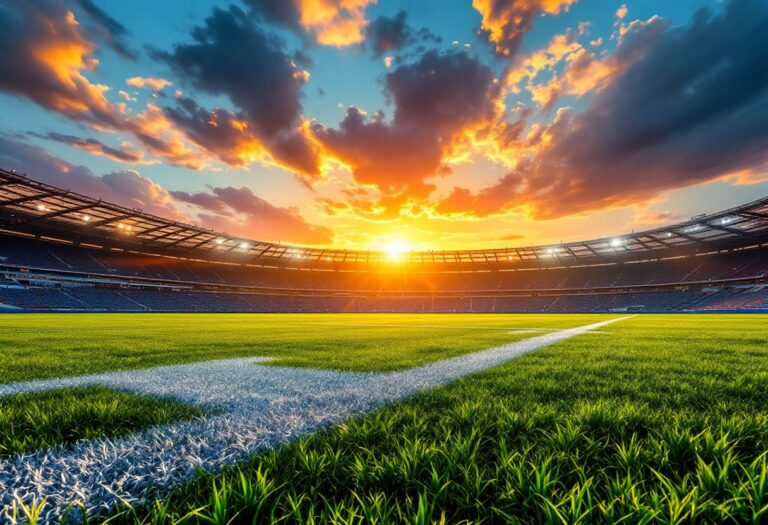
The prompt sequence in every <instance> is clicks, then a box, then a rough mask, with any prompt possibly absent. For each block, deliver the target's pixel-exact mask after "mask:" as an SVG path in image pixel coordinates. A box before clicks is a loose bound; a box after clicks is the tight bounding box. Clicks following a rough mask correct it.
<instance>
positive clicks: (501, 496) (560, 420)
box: [0, 315, 768, 524]
mask: <svg viewBox="0 0 768 525" xmlns="http://www.w3.org/2000/svg"><path fill="white" fill-rule="evenodd" d="M35 317H37V316H35ZM98 317H100V316H92V318H93V319H94V320H95V319H97V318H98ZM109 317H112V318H113V319H114V321H107V320H106V319H108V318H109ZM121 317H124V316H104V319H105V320H104V321H99V326H101V327H102V328H99V329H98V330H97V331H96V332H94V333H93V334H88V335H87V337H85V339H86V340H88V341H90V343H89V345H86V346H85V348H86V350H85V351H86V352H87V354H86V355H90V356H97V355H100V354H99V353H98V351H97V347H96V342H95V341H97V340H99V336H98V335H97V334H98V332H101V334H102V337H101V339H102V340H107V341H111V340H112V339H113V338H112V337H104V334H105V333H107V334H109V333H110V329H111V328H113V327H114V328H115V330H114V331H112V332H111V334H112V335H113V336H114V339H115V341H114V342H113V343H107V344H106V345H105V352H104V355H105V356H108V358H105V359H104V361H105V362H104V363H95V364H90V363H85V364H84V363H80V364H77V363H76V359H75V358H76V356H77V340H76V338H75V337H74V336H73V334H74V333H75V332H70V331H69V330H68V329H67V328H66V326H65V324H64V323H63V320H71V319H75V320H76V323H84V322H86V321H87V322H94V321H91V320H89V317H83V318H82V321H81V320H79V317H78V316H60V317H56V316H54V317H53V318H52V319H55V320H56V322H59V321H58V320H59V319H61V320H62V321H61V322H62V324H61V325H59V326H58V329H59V332H56V331H55V329H56V326H52V325H50V324H49V325H48V329H47V331H41V333H40V334H37V335H34V337H27V335H28V334H29V335H32V332H33V327H34V326H35V321H34V317H32V316H30V317H29V318H28V319H29V320H28V321H27V320H25V317H24V316H19V317H18V319H19V320H18V321H17V320H16V319H17V318H13V322H14V323H28V324H27V325H26V326H27V329H28V332H25V333H24V339H22V340H23V341H26V344H27V346H26V354H29V355H25V353H24V352H21V353H19V354H16V356H17V357H16V359H19V367H17V368H15V369H14V370H15V373H16V374H17V376H19V375H20V376H26V377H31V376H34V377H41V376H50V375H60V374H56V372H55V370H52V369H51V368H50V367H45V366H41V362H43V361H44V360H45V358H38V357H37V356H36V355H35V354H46V352H51V354H53V352H52V351H51V350H47V349H48V348H50V344H51V343H53V344H60V343H61V342H66V343H67V344H68V345H69V346H67V347H66V348H67V349H66V352H65V356H63V357H62V356H60V357H59V359H63V361H59V363H60V364H61V363H66V365H67V369H66V370H67V373H74V372H72V371H73V370H74V371H76V370H84V371H94V369H93V368H88V367H89V366H101V367H102V368H97V369H99V370H106V369H115V368H125V367H128V366H151V365H152V364H157V363H159V362H160V363H165V362H179V360H200V359H207V358H212V357H228V356H234V355H237V356H243V355H276V356H279V357H280V358H281V361H280V364H288V363H290V364H291V365H301V366H321V367H332V368H342V369H344V368H346V369H356V370H376V369H382V368H383V369H391V368H397V367H404V366H411V365H413V364H419V363H423V362H426V361H430V360H435V359H440V358H443V357H448V356H452V355H456V353H463V352H467V351H474V350H479V349H482V348H484V347H488V346H494V345H496V344H500V343H502V342H506V341H510V340H515V339H516V338H518V339H519V338H523V337H527V336H530V335H535V333H520V332H521V331H523V329H527V328H555V327H558V328H564V327H567V326H577V325H584V324H589V323H591V322H596V321H597V320H600V318H598V317H596V316H556V315H554V316H524V315H523V316H521V315H510V316H503V315H500V316H484V315H479V316H471V315H462V316H386V315H382V316H349V317H347V316H326V315H319V316H264V317H262V318H261V319H259V317H260V316H220V317H218V318H217V317H215V316H214V317H213V318H212V319H213V320H212V321H211V322H209V323H206V321H208V319H206V317H205V316H197V315H192V316H169V317H165V318H166V319H178V320H179V322H183V323H184V325H185V327H184V329H183V330H182V329H181V328H174V329H173V330H171V331H170V332H167V331H166V332H160V331H158V329H157V327H149V328H147V330H149V331H153V332H152V333H154V335H155V336H159V337H160V339H161V341H160V342H159V343H158V345H159V352H160V357H159V358H156V357H155V356H152V355H151V354H152V352H151V349H150V348H149V347H148V346H150V345H151V343H150V341H151V338H149V337H147V338H144V337H146V336H147V335H148V334H140V333H139V332H140V331H141V325H137V324H134V325H133V326H134V328H135V330H134V331H133V332H131V331H127V332H126V331H123V332H121V331H120V330H119V328H120V326H122V327H123V328H126V325H125V324H122V323H126V322H127V323H129V324H130V323H139V322H140V320H141V319H142V318H143V317H145V316H133V318H134V320H128V321H124V320H122V319H121ZM128 317H130V316H128ZM162 317H164V316H161V318H162ZM39 318H40V317H38V319H39ZM147 318H148V319H149V318H150V316H147ZM290 319H295V320H298V321H300V322H299V323H295V324H293V325H292V326H289V325H288V324H281V323H288V321H287V320H290ZM443 319H444V320H443ZM217 320H218V321H219V322H218V323H217V322H216V321H217ZM236 320H237V321H236ZM7 321H8V318H5V319H1V320H0V323H3V322H7ZM225 321H226V322H225ZM38 322H39V321H38ZM234 322H237V323H241V322H242V323H243V324H242V325H241V326H245V330H246V332H247V333H246V334H243V335H240V336H239V339H238V337H236V336H234V335H231V331H232V330H233V329H234V326H233V325H232V324H231V323H234ZM441 323H445V325H442V324H441ZM226 324H229V327H228V328H229V329H227V327H226V326H220V325H226ZM206 325H207V326H209V327H210V328H211V332H210V334H206V335H205V337H203V336H198V337H196V339H195V340H194V341H193V340H189V341H181V340H180V337H181V336H182V335H184V336H186V337H188V338H189V339H192V336H193V335H194V334H196V333H197V332H198V331H199V330H202V329H203V328H202V327H204V326H206ZM337 325H340V326H337ZM370 325H373V326H370ZM393 325H396V326H393ZM399 325H410V326H408V327H404V326H399ZM0 326H7V325H0ZM467 326H471V327H472V328H473V329H472V330H470V329H467V328H459V327H467ZM481 326H482V327H483V328H482V329H481V328H480V327H481ZM104 327H106V328H104ZM257 327H258V330H257V331H256V332H251V329H252V328H253V329H254V330H256V328H257ZM766 327H768V317H766V316H758V315H755V316H738V315H643V316H637V317H633V318H631V319H628V320H624V321H621V322H619V323H615V324H612V325H609V326H607V327H605V328H603V329H601V330H600V331H599V332H598V333H592V334H586V335H580V336H578V337H575V338H573V339H570V340H568V341H566V342H563V343H559V344H556V345H554V346H551V347H547V348H544V349H541V350H538V351H536V352H534V353H532V354H529V355H527V356H525V357H522V358H519V359H516V360H514V361H511V362H509V363H508V364H506V365H503V366H500V367H497V368H494V369H491V370H488V371H485V372H482V373H478V374H474V375H472V376H469V377H467V378H465V379H463V380H459V381H456V382H454V383H452V384H449V385H447V386H445V387H441V388H438V389H435V390H433V391H430V392H426V393H422V394H419V395H417V396H415V397H414V398H412V399H410V400H408V401H406V402H403V403H398V404H394V405H391V406H388V407H385V408H382V409H380V410H378V411H377V412H375V413H373V414H370V415H368V416H365V417H360V418H356V419H354V420H352V421H349V422H348V423H347V424H345V425H342V426H340V427H336V428H333V429H329V430H327V431H324V432H321V433H320V434H318V435H315V436H311V437H307V438H303V439H299V440H297V441H295V442H293V443H291V444H289V445H287V446H284V447H281V448H279V449H277V450H275V451H272V452H269V453H265V454H261V455H258V456H255V457H254V458H253V459H252V460H251V461H250V462H249V463H248V464H246V465H242V466H241V467H240V468H239V469H237V470H234V469H233V470H231V471H228V472H225V473H223V474H217V475H208V476H204V477H202V478H200V479H199V480H198V481H196V482H193V483H191V484H189V485H186V486H184V487H181V488H180V489H179V490H178V491H177V492H176V493H175V494H174V495H173V496H172V497H171V498H170V499H166V500H164V501H162V502H158V503H157V504H155V505H153V506H151V507H150V508H141V507H138V508H134V509H129V510H127V511H126V512H125V513H124V514H122V515H120V516H117V518H116V519H117V521H118V522H120V521H122V522H128V523H134V524H138V523H150V522H152V523H177V522H184V523H228V522H231V523H261V522H270V521H278V522H281V523H308V522H315V523H390V522H393V523H432V522H441V521H442V522H444V523H461V522H472V523H475V522H482V523H501V522H512V523H515V522H519V523H724V522H733V523H762V522H765V521H766V520H767V519H768V461H767V460H766V454H768V452H766V451H767V450H768V328H766ZM16 330H17V333H18V331H19V327H18V325H17V328H16ZM270 330H273V331H272V332H270ZM22 331H23V330H22ZM292 332H293V333H292ZM510 332H512V333H510ZM2 333H6V331H5V330H3V331H2ZM83 333H85V330H83ZM270 333H271V335H269V334H270ZM62 334H63V335H62ZM226 334H230V336H226ZM265 334H267V335H265ZM257 335H258V337H261V338H262V339H264V340H265V341H267V342H266V343H265V344H264V345H263V346H261V347H259V343H258V339H257ZM126 337H127V338H128V339H125V338H126ZM228 337H231V339H228ZM366 337H369V338H371V337H375V338H377V339H376V340H372V341H368V342H366ZM118 338H122V340H123V341H126V340H127V341H130V342H131V343H133V344H136V345H137V351H138V353H139V355H140V356H139V357H136V356H133V355H132V354H133V352H132V348H131V347H130V346H128V347H124V348H123V352H122V354H121V353H120V343H119V342H118V341H119V339H118ZM219 338H222V339H223V340H224V341H223V342H224V343H225V344H223V345H221V346H222V347H223V348H216V349H211V348H207V349H206V348H205V345H206V344H207V345H210V344H211V342H218V339H219ZM204 340H205V341H207V343H204V342H203V341H204ZM174 341H175V343H176V344H177V345H180V348H181V352H182V355H181V356H173V352H172V346H173V345H172V343H173V342H174ZM238 341H239V342H238ZM279 341H282V343H280V342H279ZM329 341H331V342H329ZM41 342H42V343H41ZM144 342H145V343H144ZM289 342H290V344H289ZM138 343H141V344H138ZM122 344H123V345H125V344H126V343H125V342H123V343H122ZM144 344H146V345H147V346H143V345H144ZM238 344H239V345H243V344H245V345H246V346H247V348H245V349H243V348H237V346H238ZM281 344H282V345H284V346H283V347H282V348H281V347H280V345H281ZM401 344H402V345H403V346H405V347H406V348H407V350H403V349H402V348H401V347H400V345H401ZM90 345H93V346H90ZM221 352H224V354H222V353H221ZM237 352H245V353H237ZM347 353H349V356H347V355H346V354H347ZM158 359H159V361H158ZM174 359H175V360H176V361H174ZM7 362H8V360H4V362H3V363H2V364H0V367H6V366H8V365H7ZM43 364H44V363H43ZM5 370H6V371H7V370H10V369H8V368H6V369H5ZM0 377H5V375H4V372H0Z"/></svg>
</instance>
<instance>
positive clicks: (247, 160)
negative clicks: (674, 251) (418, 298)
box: [0, 0, 768, 249]
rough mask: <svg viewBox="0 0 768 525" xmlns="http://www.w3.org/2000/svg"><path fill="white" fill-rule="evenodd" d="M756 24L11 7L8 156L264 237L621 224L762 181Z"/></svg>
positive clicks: (759, 14) (708, 206)
mask: <svg viewBox="0 0 768 525" xmlns="http://www.w3.org/2000/svg"><path fill="white" fill-rule="evenodd" d="M767 21H768V7H767V6H766V4H765V3H764V2H761V1H759V0H727V1H722V2H721V1H693V0H691V1H686V0H681V1H677V2H665V1H637V2H626V3H625V2H607V1H596V0H532V1H530V2H527V3H525V5H523V3H512V2H504V1H501V0H475V1H474V2H473V1H472V0H466V1H465V0H419V1H405V0H379V1H375V0H349V1H347V2H341V1H340V0H282V1H279V2H278V1H276V0H243V1H242V2H241V3H238V2H234V3H232V4H229V5H227V4H222V3H220V2H213V1H202V0H199V1H195V2H150V1H146V0H136V1H134V2H116V1H101V2H97V1H95V0H71V1H64V0H33V1H31V2H27V1H23V0H10V1H5V2H0V32H2V34H3V35H4V37H0V47H1V48H2V51H3V56H4V57H5V59H2V60H0V76H2V78H3V80H0V165H2V166H4V167H9V168H13V169H18V170H21V171H25V172H27V173H28V174H29V175H30V176H32V177H35V178H38V179H42V180H45V181H47V182H51V183H54V184H58V185H61V186H65V187H67V188H71V189H73V190H76V191H81V192H84V193H91V194H94V193H95V194H97V195H96V196H100V197H103V198H106V199H110V200H116V201H118V202H120V203H121V204H125V205H130V206H132V207H139V208H142V209H145V210H147V211H150V212H153V213H158V214H162V215H165V216H171V217H173V218H176V219H179V220H185V221H189V222H194V223H197V224H203V225H206V226H209V227H212V228H214V229H217V230H221V231H226V232H227V233H231V234H234V235H245V236H249V237H252V238H256V239H261V240H272V241H283V242H291V243H298V244H314V245H333V246H338V247H350V248H361V249H375V248H377V247H380V246H381V245H383V244H386V243H389V242H392V241H394V240H396V241H401V242H404V243H406V244H407V245H408V246H410V247H412V248H414V249H449V248H450V249H452V248H477V247H491V246H499V245H509V246H511V245H526V244H540V243H549V242H557V241H560V240H563V241H566V240H577V239H583V238H589V237H595V236H607V235H613V234H618V233H621V232H624V231H629V230H639V229H644V228H649V227H655V226H658V225H661V224H664V223H669V222H674V221H677V220H683V219H686V218H688V217H690V216H692V215H695V214H698V213H701V212H709V211H716V210H719V209H722V208H727V207H730V206H734V205H737V204H740V203H742V202H745V201H749V200H754V199H756V198H759V197H761V196H763V195H765V193H766V191H767V190H768V182H766V181H767V180H768V175H766V173H767V171H768V170H766V160H767V159H768V157H767V156H766V154H765V151H768V148H766V146H768V129H766V126H767V125H766V124H764V122H768V109H767V108H768V82H767V81H766V78H765V76H766V74H764V73H762V72H760V71H759V70H760V69H761V67H760V65H761V64H762V66H763V67H762V69H765V68H764V64H765V58H766V52H767V51H766V49H765V48H766V47H768V46H766V45H765V40H764V34H765V33H764V30H765V29H766V27H767V24H768V22H767ZM130 79H133V80H130ZM379 112H381V113H379Z"/></svg>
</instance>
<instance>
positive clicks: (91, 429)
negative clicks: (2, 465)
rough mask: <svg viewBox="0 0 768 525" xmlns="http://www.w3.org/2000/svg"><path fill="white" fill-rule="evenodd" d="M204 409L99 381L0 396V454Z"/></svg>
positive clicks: (128, 429) (123, 430) (122, 432)
mask: <svg viewBox="0 0 768 525" xmlns="http://www.w3.org/2000/svg"><path fill="white" fill-rule="evenodd" d="M204 415H205V411H204V410H203V409H201V408H199V407H196V406H190V405H187V404H184V403H180V402H177V401H175V400H172V399H160V398H154V397H149V396H141V395H137V394H132V393H128V392H121V391H117V390H112V389H109V388H105V387H99V386H88V387H76V388H62V389H57V390H50V391H47V392H29V393H24V394H17V395H14V396H7V397H0V458H2V457H7V456H11V455H13V454H20V453H27V452H34V451H36V450H39V449H42V448H45V447H50V446H53V445H61V444H65V443H72V442H74V441H77V440H79V439H88V438H98V437H120V436H126V435H128V434H131V433H133V432H136V431H138V430H143V429H145V428H149V427H151V426H153V425H160V424H164V423H171V422H174V421H181V420H187V419H192V418H195V417H202V416H204Z"/></svg>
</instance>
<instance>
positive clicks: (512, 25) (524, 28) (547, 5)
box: [472, 0, 576, 56]
mask: <svg viewBox="0 0 768 525" xmlns="http://www.w3.org/2000/svg"><path fill="white" fill-rule="evenodd" d="M575 1H576V0H516V1H509V0H473V2H472V7H474V8H475V9H476V10H477V11H478V12H479V13H480V15H481V16H482V26H481V27H482V29H483V30H484V31H486V32H487V33H488V40H489V41H490V42H491V43H492V44H494V46H495V48H496V52H497V53H498V54H500V55H505V56H509V55H512V54H514V53H515V52H517V50H518V48H519V47H520V42H521V41H522V39H523V36H525V33H527V32H528V31H529V30H530V29H531V27H532V26H533V20H534V18H535V17H536V16H538V15H540V14H542V13H543V14H548V15H556V14H558V13H560V12H562V11H567V10H568V8H569V7H570V6H571V5H572V4H573V3H574V2H575Z"/></svg>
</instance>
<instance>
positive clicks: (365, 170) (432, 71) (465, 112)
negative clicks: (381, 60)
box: [313, 51, 499, 203]
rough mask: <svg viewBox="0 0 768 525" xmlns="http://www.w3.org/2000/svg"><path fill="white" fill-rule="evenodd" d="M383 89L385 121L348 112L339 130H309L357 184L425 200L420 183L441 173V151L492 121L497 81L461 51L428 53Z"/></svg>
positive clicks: (399, 70) (392, 77)
mask: <svg viewBox="0 0 768 525" xmlns="http://www.w3.org/2000/svg"><path fill="white" fill-rule="evenodd" d="M384 87H385V94H386V95H387V96H388V97H389V98H390V99H391V100H392V101H393V103H394V106H395V113H394V118H393V119H392V121H391V122H386V121H385V120H384V116H383V114H382V113H376V114H374V115H373V116H372V117H371V118H366V117H365V116H364V114H363V113H362V112H361V111H360V110H358V109H356V108H351V109H349V110H348V111H347V113H346V116H345V118H344V120H343V121H342V122H341V124H340V126H339V128H338V129H328V128H325V127H323V126H321V125H316V126H314V128H313V131H314V133H315V136H316V137H317V138H318V140H319V141H320V142H321V143H322V144H323V145H324V147H325V149H326V150H327V151H328V152H329V153H330V154H331V155H332V156H335V157H336V158H338V159H340V160H341V161H342V162H344V163H345V164H347V165H349V166H350V167H351V169H352V171H353V175H354V177H355V180H356V181H357V182H358V183H364V184H374V185H376V186H377V187H378V188H379V189H380V190H381V191H382V192H384V193H385V194H389V195H390V196H392V195H394V194H401V195H400V196H401V197H402V198H407V197H414V198H424V197H426V196H427V195H428V194H429V193H430V192H431V191H432V189H433V186H432V185H430V184H428V183H426V182H425V181H426V180H427V179H429V178H430V177H434V176H436V175H439V174H440V173H441V172H442V171H443V156H444V153H445V152H446V150H448V149H450V148H451V146H452V145H453V144H454V143H455V142H456V141H460V140H461V139H462V138H464V137H463V136H464V133H465V132H466V131H467V130H468V128H471V127H472V126H474V125H477V124H480V123H482V122H484V121H486V120H490V119H492V118H493V116H494V111H495V106H494V101H495V99H496V97H498V95H499V92H498V88H497V84H496V83H495V82H494V76H493V73H492V71H491V70H490V69H489V68H488V67H486V66H485V65H483V64H481V63H480V62H478V61H477V60H476V59H475V58H472V57H470V56H469V55H468V54H466V53H464V52H463V51H462V52H457V53H438V52H437V51H430V52H428V53H425V54H424V55H423V56H422V57H421V58H420V60H418V61H417V62H415V63H413V64H408V65H403V66H400V67H399V68H397V69H396V70H395V71H393V72H391V73H389V74H387V75H386V76H385V77H384ZM395 203H396V202H395Z"/></svg>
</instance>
